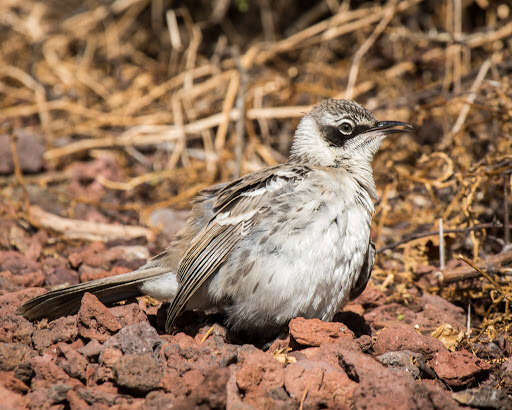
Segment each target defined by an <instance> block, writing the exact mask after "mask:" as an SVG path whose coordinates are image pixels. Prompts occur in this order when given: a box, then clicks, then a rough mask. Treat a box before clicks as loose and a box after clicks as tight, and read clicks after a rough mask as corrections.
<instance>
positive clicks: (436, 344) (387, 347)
mask: <svg viewBox="0 0 512 410" xmlns="http://www.w3.org/2000/svg"><path fill="white" fill-rule="evenodd" d="M373 350H374V351H375V353H376V354H377V355H380V354H383V353H385V352H396V351H399V350H410V351H412V352H416V353H422V354H424V355H425V356H426V357H431V356H432V354H433V353H436V352H439V351H446V348H445V347H444V346H443V344H442V343H441V342H440V341H439V340H437V339H435V338H433V337H430V336H423V335H420V334H418V332H416V330H415V329H414V328H413V327H412V326H407V325H392V326H389V327H386V328H384V329H382V330H380V331H379V332H378V333H377V338H376V340H375V344H374V345H373Z"/></svg>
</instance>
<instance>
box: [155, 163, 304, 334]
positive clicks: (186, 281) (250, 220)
mask: <svg viewBox="0 0 512 410" xmlns="http://www.w3.org/2000/svg"><path fill="white" fill-rule="evenodd" d="M309 171H310V169H309V168H308V167H305V166H299V165H290V164H284V165H280V166H277V167H273V168H268V169H266V170H264V171H261V172H257V173H254V174H250V175H247V176H245V177H242V178H239V179H237V180H235V181H233V182H231V183H229V184H226V185H224V186H223V187H222V188H221V189H220V190H219V191H217V192H216V196H215V202H214V203H213V208H212V210H213V216H212V218H211V219H210V221H209V222H208V223H207V224H206V225H205V226H204V227H203V228H202V229H201V230H200V231H199V233H198V234H197V235H196V236H195V237H194V238H193V239H192V241H191V243H190V245H189V247H188V249H187V250H186V251H185V253H184V255H183V257H182V259H181V261H180V263H179V267H178V272H177V279H178V283H179V284H180V287H179V289H178V292H177V294H176V296H175V298H174V300H173V301H172V303H171V306H170V308H169V311H168V313H167V321H166V326H165V327H166V330H167V331H170V329H171V327H172V324H173V323H174V320H175V319H176V317H177V316H178V314H179V313H180V312H181V311H182V310H183V308H184V307H185V306H186V304H187V302H188V301H189V299H190V298H191V297H192V296H193V295H194V293H195V292H196V291H197V290H198V289H199V288H200V287H201V285H202V284H203V283H204V282H205V281H206V280H208V278H210V277H211V276H212V275H213V274H214V273H215V272H217V270H218V269H219V268H220V266H221V265H222V264H223V263H224V262H225V261H226V259H227V258H228V256H229V255H230V253H231V252H232V250H233V249H234V248H235V246H236V245H237V243H238V242H239V241H240V240H241V239H242V238H243V237H245V236H246V235H247V234H249V232H250V231H251V230H252V228H253V226H254V225H255V223H256V222H257V221H258V218H259V216H260V215H261V214H262V213H263V212H265V211H266V210H268V203H269V199H270V198H272V197H273V196H275V195H279V194H282V193H285V192H289V191H290V190H291V189H292V187H293V185H295V184H296V183H297V182H298V181H300V180H301V179H302V178H303V177H304V175H305V174H306V173H308V172H309ZM205 197H206V198H211V196H210V195H205ZM200 200H201V199H200Z"/></svg>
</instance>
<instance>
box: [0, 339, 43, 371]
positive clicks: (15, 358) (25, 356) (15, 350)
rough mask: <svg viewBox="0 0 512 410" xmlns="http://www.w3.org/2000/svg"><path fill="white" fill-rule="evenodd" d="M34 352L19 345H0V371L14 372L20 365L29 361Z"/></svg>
mask: <svg viewBox="0 0 512 410" xmlns="http://www.w3.org/2000/svg"><path fill="white" fill-rule="evenodd" d="M34 355H35V352H34V351H33V350H32V349H31V348H30V347H28V346H26V345H24V344H21V343H14V344H10V343H0V370H4V371H8V370H14V369H15V368H16V367H18V366H19V365H20V364H21V363H25V362H27V361H29V360H30V359H31V358H32V357H33V356H34Z"/></svg>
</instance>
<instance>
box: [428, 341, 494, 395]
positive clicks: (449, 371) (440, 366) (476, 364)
mask: <svg viewBox="0 0 512 410" xmlns="http://www.w3.org/2000/svg"><path fill="white" fill-rule="evenodd" d="M430 365H431V366H432V368H433V369H434V371H435V372H436V374H437V376H438V377H439V378H440V379H442V380H443V381H444V382H445V383H447V384H448V385H450V386H452V387H460V386H466V385H468V384H471V383H473V382H474V381H475V378H476V377H477V376H479V375H481V374H482V373H485V372H486V371H488V370H489V369H490V365H489V364H488V363H487V362H485V361H483V360H481V359H479V358H478V357H476V356H474V355H472V354H471V353H469V352H468V351H467V350H460V351H457V352H449V351H447V350H441V351H439V352H437V353H436V354H435V355H434V357H433V358H432V360H431V361H430Z"/></svg>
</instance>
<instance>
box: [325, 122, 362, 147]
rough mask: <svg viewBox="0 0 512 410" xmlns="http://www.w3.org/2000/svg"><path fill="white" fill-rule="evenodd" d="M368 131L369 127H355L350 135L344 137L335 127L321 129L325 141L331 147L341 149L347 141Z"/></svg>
mask: <svg viewBox="0 0 512 410" xmlns="http://www.w3.org/2000/svg"><path fill="white" fill-rule="evenodd" d="M369 129H370V127H369V126H367V125H356V127H355V128H354V131H352V133H351V134H349V135H346V134H343V133H342V132H341V131H340V130H339V129H338V128H336V127H333V126H325V127H323V133H324V135H325V139H326V140H327V141H328V142H329V145H330V146H331V147H342V146H343V145H344V144H345V142H347V141H348V140H349V139H351V138H354V137H355V136H356V135H358V134H361V133H362V132H365V131H367V130H369Z"/></svg>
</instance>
